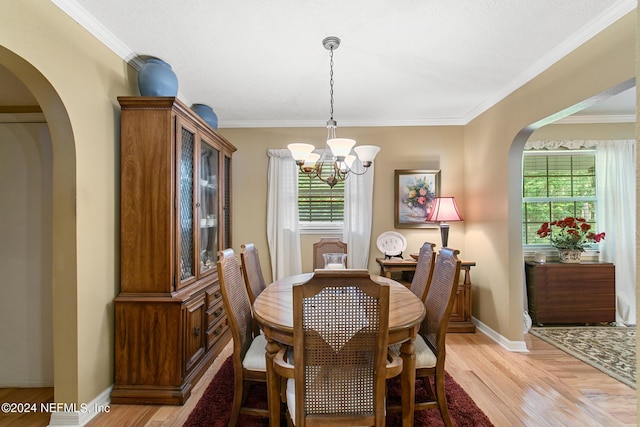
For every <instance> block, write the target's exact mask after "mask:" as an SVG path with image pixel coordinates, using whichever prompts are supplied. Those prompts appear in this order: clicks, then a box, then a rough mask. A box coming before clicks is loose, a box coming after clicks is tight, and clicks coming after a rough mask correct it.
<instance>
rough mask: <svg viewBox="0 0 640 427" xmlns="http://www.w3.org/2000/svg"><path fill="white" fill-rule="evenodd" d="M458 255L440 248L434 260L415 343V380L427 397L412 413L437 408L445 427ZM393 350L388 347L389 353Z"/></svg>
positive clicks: (457, 276)
mask: <svg viewBox="0 0 640 427" xmlns="http://www.w3.org/2000/svg"><path fill="white" fill-rule="evenodd" d="M458 253H459V251H458V250H456V249H449V248H442V250H441V251H440V253H439V254H438V256H437V257H436V263H435V266H434V269H433V278H432V280H431V286H429V290H428V292H427V297H426V299H425V302H424V306H425V309H426V311H427V314H426V316H425V318H424V320H423V321H422V324H421V325H420V331H419V333H418V336H417V337H416V341H415V346H416V379H418V378H419V379H422V381H423V382H424V385H425V387H426V389H427V394H428V395H429V400H428V401H426V402H416V404H415V410H416V411H419V410H423V409H430V408H438V410H439V411H440V415H441V417H442V421H443V422H444V425H445V426H451V418H450V417H449V409H448V408H447V398H446V394H445V389H444V378H445V375H444V374H445V371H444V366H445V356H446V351H445V350H446V348H445V339H446V336H447V327H448V325H449V319H450V318H451V311H452V310H453V303H454V300H455V295H456V291H457V289H458V280H459V278H460V265H461V261H460V260H459V259H458ZM396 351H398V350H395V349H394V348H392V353H395V352H396ZM431 378H433V382H434V385H435V393H434V391H433V388H432V387H431V382H430V381H431ZM395 409H397V408H394V410H395Z"/></svg>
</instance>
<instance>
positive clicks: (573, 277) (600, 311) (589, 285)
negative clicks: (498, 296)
mask: <svg viewBox="0 0 640 427" xmlns="http://www.w3.org/2000/svg"><path fill="white" fill-rule="evenodd" d="M525 272H526V276H527V297H528V299H529V315H530V316H531V320H532V321H533V323H534V324H538V325H542V324H544V323H547V324H549V323H551V324H553V323H601V322H614V321H615V320H616V289H615V266H614V265H613V264H612V263H609V262H588V261H582V262H580V263H579V264H564V263H559V262H547V263H537V262H532V261H527V262H526V263H525Z"/></svg>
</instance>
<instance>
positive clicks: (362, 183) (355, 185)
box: [342, 159, 374, 269]
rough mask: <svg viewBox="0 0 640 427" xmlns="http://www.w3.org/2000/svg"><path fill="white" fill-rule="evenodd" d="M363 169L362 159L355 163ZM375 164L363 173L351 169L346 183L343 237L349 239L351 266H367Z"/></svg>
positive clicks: (357, 169) (344, 239)
mask: <svg viewBox="0 0 640 427" xmlns="http://www.w3.org/2000/svg"><path fill="white" fill-rule="evenodd" d="M353 167H354V169H355V171H357V172H358V173H361V172H362V171H363V170H364V168H363V167H362V164H361V163H360V160H359V159H358V160H356V161H355V162H354V165H353ZM373 175H374V164H372V165H371V166H370V167H369V170H368V171H367V173H365V174H364V175H356V174H355V173H350V174H349V177H348V178H347V180H346V181H345V186H344V230H343V235H342V240H343V241H344V242H346V243H347V249H348V254H347V256H348V260H349V261H348V262H349V268H362V269H368V264H369V244H370V241H371V221H372V216H373Z"/></svg>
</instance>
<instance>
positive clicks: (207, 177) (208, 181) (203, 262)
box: [198, 139, 220, 274]
mask: <svg viewBox="0 0 640 427" xmlns="http://www.w3.org/2000/svg"><path fill="white" fill-rule="evenodd" d="M219 163H220V152H219V151H218V150H217V149H215V148H214V147H213V146H212V145H211V144H209V143H208V141H207V140H205V139H202V140H201V141H200V164H199V167H200V171H199V176H200V182H199V185H198V188H199V189H200V192H199V195H198V197H199V200H198V206H199V208H198V216H199V224H200V235H199V239H200V253H199V259H200V273H201V274H205V273H209V272H212V271H214V270H215V267H216V261H217V260H218V250H219V248H220V247H219V243H218V236H219V233H218V229H219V228H218V218H219V211H220V203H219V201H218V199H219V197H218V183H219V181H220V180H219V179H218V176H219V173H218V169H219Z"/></svg>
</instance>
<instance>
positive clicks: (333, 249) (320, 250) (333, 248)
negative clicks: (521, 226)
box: [313, 237, 349, 270]
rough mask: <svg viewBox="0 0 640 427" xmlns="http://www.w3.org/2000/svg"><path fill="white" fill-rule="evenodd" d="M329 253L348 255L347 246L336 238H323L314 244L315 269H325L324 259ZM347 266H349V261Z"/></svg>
mask: <svg viewBox="0 0 640 427" xmlns="http://www.w3.org/2000/svg"><path fill="white" fill-rule="evenodd" d="M329 253H342V254H346V253H347V244H346V243H345V242H343V241H341V240H340V239H338V238H336V237H322V238H321V239H320V240H319V241H317V242H316V243H314V244H313V269H314V270H315V269H317V268H324V257H323V256H322V255H324V254H329ZM346 265H347V266H348V265H349V260H348V259H347V261H346Z"/></svg>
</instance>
